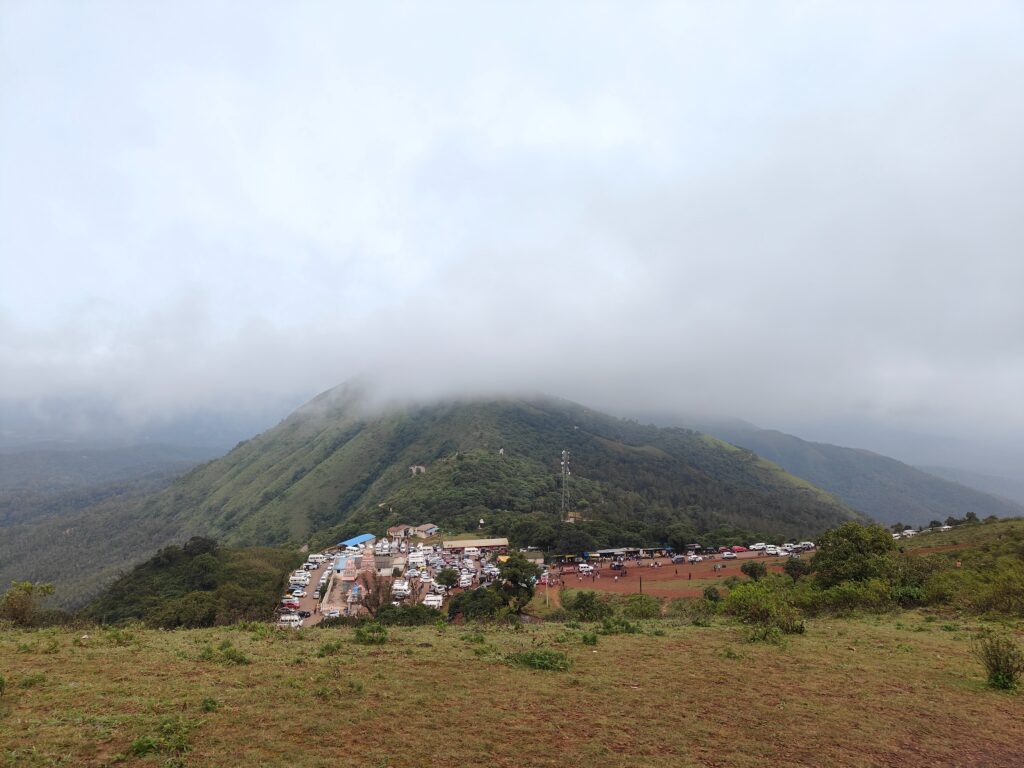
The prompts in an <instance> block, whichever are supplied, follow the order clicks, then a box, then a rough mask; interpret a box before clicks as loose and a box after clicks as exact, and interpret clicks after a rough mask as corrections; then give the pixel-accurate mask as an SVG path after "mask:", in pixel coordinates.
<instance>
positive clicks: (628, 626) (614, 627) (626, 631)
mask: <svg viewBox="0 0 1024 768" xmlns="http://www.w3.org/2000/svg"><path fill="white" fill-rule="evenodd" d="M639 632H640V626H639V625H637V624H634V623H633V622H631V621H627V620H626V619H624V618H622V617H621V616H611V617H608V618H605V619H604V620H602V621H601V628H600V629H598V630H597V633H598V634H599V635H635V634H638V633H639Z"/></svg>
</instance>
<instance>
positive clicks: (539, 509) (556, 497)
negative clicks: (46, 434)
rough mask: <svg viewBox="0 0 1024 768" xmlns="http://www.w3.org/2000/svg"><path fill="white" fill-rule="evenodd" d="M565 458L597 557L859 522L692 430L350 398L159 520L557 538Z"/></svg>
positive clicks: (276, 528) (186, 483) (766, 465)
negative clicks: (680, 532) (379, 404)
mask: <svg viewBox="0 0 1024 768" xmlns="http://www.w3.org/2000/svg"><path fill="white" fill-rule="evenodd" d="M562 449H568V450H569V451H570V452H571V454H572V457H573V458H572V472H573V475H572V480H571V485H570V488H571V500H572V507H573V510H574V511H575V512H577V513H579V515H580V516H581V517H582V523H581V524H580V525H578V526H575V528H574V530H582V531H585V532H587V534H588V535H590V536H592V537H593V538H594V540H595V542H596V543H597V544H615V543H625V542H627V541H641V540H646V541H648V542H653V541H664V540H665V538H666V537H667V535H668V530H667V529H668V527H669V526H671V525H673V524H685V525H688V526H690V527H691V528H692V529H694V531H695V532H696V533H700V532H708V531H711V530H713V529H715V528H718V527H723V526H732V527H734V528H743V529H746V530H751V531H758V532H762V533H765V534H777V535H781V536H796V535H810V534H811V533H814V532H816V531H820V530H822V529H824V528H826V527H828V526H830V525H833V524H835V523H836V522H838V521H841V520H847V519H851V518H855V517H857V516H856V514H855V513H853V512H851V511H850V510H849V509H847V508H846V507H844V506H843V505H842V504H841V503H839V502H838V501H836V500H835V499H834V498H832V497H831V496H829V495H828V494H826V493H824V492H822V491H820V490H818V489H817V488H814V487H813V486H811V485H810V484H808V483H806V482H804V481H801V480H798V479H797V478H795V477H792V476H791V475H787V474H786V473H785V472H783V471H782V470H781V469H779V468H778V467H777V466H775V465H773V464H771V463H770V462H766V461H763V460H762V459H760V458H758V457H757V456H755V455H754V454H752V453H751V452H749V451H745V450H741V449H738V448H736V447H735V446H731V445H727V444H725V443H723V442H721V441H720V440H717V439H714V438H710V437H708V436H706V435H702V434H700V433H697V432H694V431H691V430H685V429H659V428H656V427H653V426H644V425H641V424H636V423H632V422H628V421H623V420H620V419H615V418H613V417H610V416H606V415H604V414H601V413H597V412H594V411H591V410H588V409H586V408H584V407H582V406H579V405H576V404H574V403H569V402H565V401H559V400H553V399H534V400H491V401H484V400H480V401H459V402H447V403H439V404H433V405H412V406H394V407H389V408H384V409H380V410H377V411H373V410H370V409H368V408H367V407H366V406H365V405H364V404H363V402H362V401H361V399H360V398H359V397H358V396H357V395H355V394H353V393H352V392H351V391H350V390H347V389H338V390H332V391H330V392H327V393H325V394H323V395H321V396H320V397H318V398H316V399H315V400H313V401H312V402H310V403H309V404H307V405H306V406H303V407H302V408H300V409H299V410H298V411H296V412H295V413H294V414H292V416H290V417H289V418H287V419H285V421H283V422H282V423H281V424H279V425H278V426H277V427H275V428H273V429H271V430H269V431H267V432H265V433H263V434H262V435H259V436H257V437H255V438H253V439H252V440H249V441H247V442H245V443H242V444H240V445H238V446H237V447H236V448H235V449H234V450H232V451H231V452H230V453H229V454H228V455H227V456H225V457H224V458H222V459H219V460H217V461H214V462H211V463H209V464H206V465H204V466H202V467H199V468H197V469H195V470H193V471H192V472H190V473H189V474H187V475H186V476H184V477H183V478H182V479H181V480H179V481H178V482H176V483H175V484H174V485H172V486H171V487H170V488H168V489H167V490H166V491H164V492H163V493H162V494H160V495H159V496H157V497H156V498H154V499H152V500H151V501H150V502H149V505H148V514H150V515H153V516H156V517H160V518H164V519H169V518H171V519H177V520H179V521H180V524H181V527H182V529H185V530H192V529H196V530H197V532H202V533H204V534H207V535H214V536H217V537H218V538H221V539H223V540H224V541H226V542H229V543H233V544H238V545H248V544H283V543H287V542H292V543H302V542H307V541H310V540H313V541H314V542H317V543H323V542H327V541H329V540H330V538H331V537H334V536H338V535H343V534H345V533H350V532H355V531H357V530H361V529H364V528H366V529H370V530H375V531H378V532H380V531H382V529H383V527H385V526H386V525H388V524H391V523H396V522H399V521H403V520H404V521H406V522H410V523H420V522H427V521H429V522H433V523H436V524H437V525H439V526H441V527H442V528H443V529H445V530H451V531H459V530H472V529H474V528H476V527H477V523H478V520H479V519H480V518H483V519H484V520H485V521H486V524H485V525H486V529H487V530H488V531H490V532H492V533H509V532H512V527H513V525H514V524H516V523H518V522H521V520H522V518H523V516H527V517H529V519H530V520H532V521H534V522H536V523H537V524H538V525H541V524H544V525H546V526H548V527H550V528H552V529H554V530H555V534H556V535H557V534H558V532H559V530H560V529H561V528H562V526H560V521H559V515H560V510H559V507H560V486H559V456H560V452H561V450H562ZM412 466H422V467H424V468H425V469H424V471H423V472H422V473H420V474H413V472H412V471H411V470H410V467H412ZM545 532H546V530H545ZM521 533H524V536H523V537H522V538H524V539H527V540H529V539H532V540H533V541H529V542H524V543H534V541H536V540H537V538H538V536H528V535H525V531H524V532H521ZM548 538H549V539H550V537H548ZM546 543H547V544H549V545H550V544H552V543H554V542H552V541H550V540H549V541H547V542H546Z"/></svg>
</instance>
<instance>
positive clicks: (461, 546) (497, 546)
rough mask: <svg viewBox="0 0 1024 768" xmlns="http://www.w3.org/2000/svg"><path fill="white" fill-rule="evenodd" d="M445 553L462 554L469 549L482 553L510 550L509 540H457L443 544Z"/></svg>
mask: <svg viewBox="0 0 1024 768" xmlns="http://www.w3.org/2000/svg"><path fill="white" fill-rule="evenodd" d="M443 546H444V551H445V552H456V553H461V552H463V551H464V550H466V549H467V548H469V547H472V548H474V549H479V550H480V551H481V552H495V551H503V550H508V539H456V540H455V541H446V542H444V544H443Z"/></svg>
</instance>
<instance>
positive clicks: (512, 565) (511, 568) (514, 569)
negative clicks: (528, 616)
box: [498, 552, 540, 613]
mask: <svg viewBox="0 0 1024 768" xmlns="http://www.w3.org/2000/svg"><path fill="white" fill-rule="evenodd" d="M539 577H540V568H538V567H537V566H536V565H534V564H533V563H531V562H530V561H529V560H527V559H526V555H524V554H523V553H522V552H513V553H512V554H511V555H509V556H508V559H506V560H505V562H503V563H499V564H498V589H499V591H500V592H501V594H502V596H503V597H504V599H505V604H506V605H508V607H509V608H511V609H512V610H513V611H515V612H516V613H520V612H521V611H522V610H523V608H525V607H526V604H527V603H528V602H530V600H531V599H533V591H534V585H535V584H536V582H537V579H538V578H539Z"/></svg>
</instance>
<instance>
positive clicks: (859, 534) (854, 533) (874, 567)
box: [811, 523, 896, 588]
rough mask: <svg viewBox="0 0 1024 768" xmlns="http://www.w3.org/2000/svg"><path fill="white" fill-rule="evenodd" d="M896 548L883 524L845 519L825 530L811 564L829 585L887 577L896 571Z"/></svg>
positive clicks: (818, 578)
mask: <svg viewBox="0 0 1024 768" xmlns="http://www.w3.org/2000/svg"><path fill="white" fill-rule="evenodd" d="M895 549H896V545H895V543H894V542H893V540H892V536H891V535H890V534H889V531H887V530H886V529H885V528H883V527H882V526H880V525H860V524H859V523H843V524H842V525H840V526H839V527H838V528H833V529H831V530H829V531H826V532H825V533H824V534H822V536H821V537H820V539H819V540H818V546H817V552H816V553H815V555H814V557H813V558H812V559H811V567H812V568H813V569H814V570H815V571H816V573H817V577H816V578H817V580H818V581H819V582H820V584H821V586H823V587H826V588H827V587H831V586H833V585H835V584H839V583H841V582H844V581H866V580H867V579H873V578H880V577H885V576H887V575H889V574H891V573H892V571H893V568H894V565H895V563H894V560H893V554H894V552H895Z"/></svg>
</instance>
